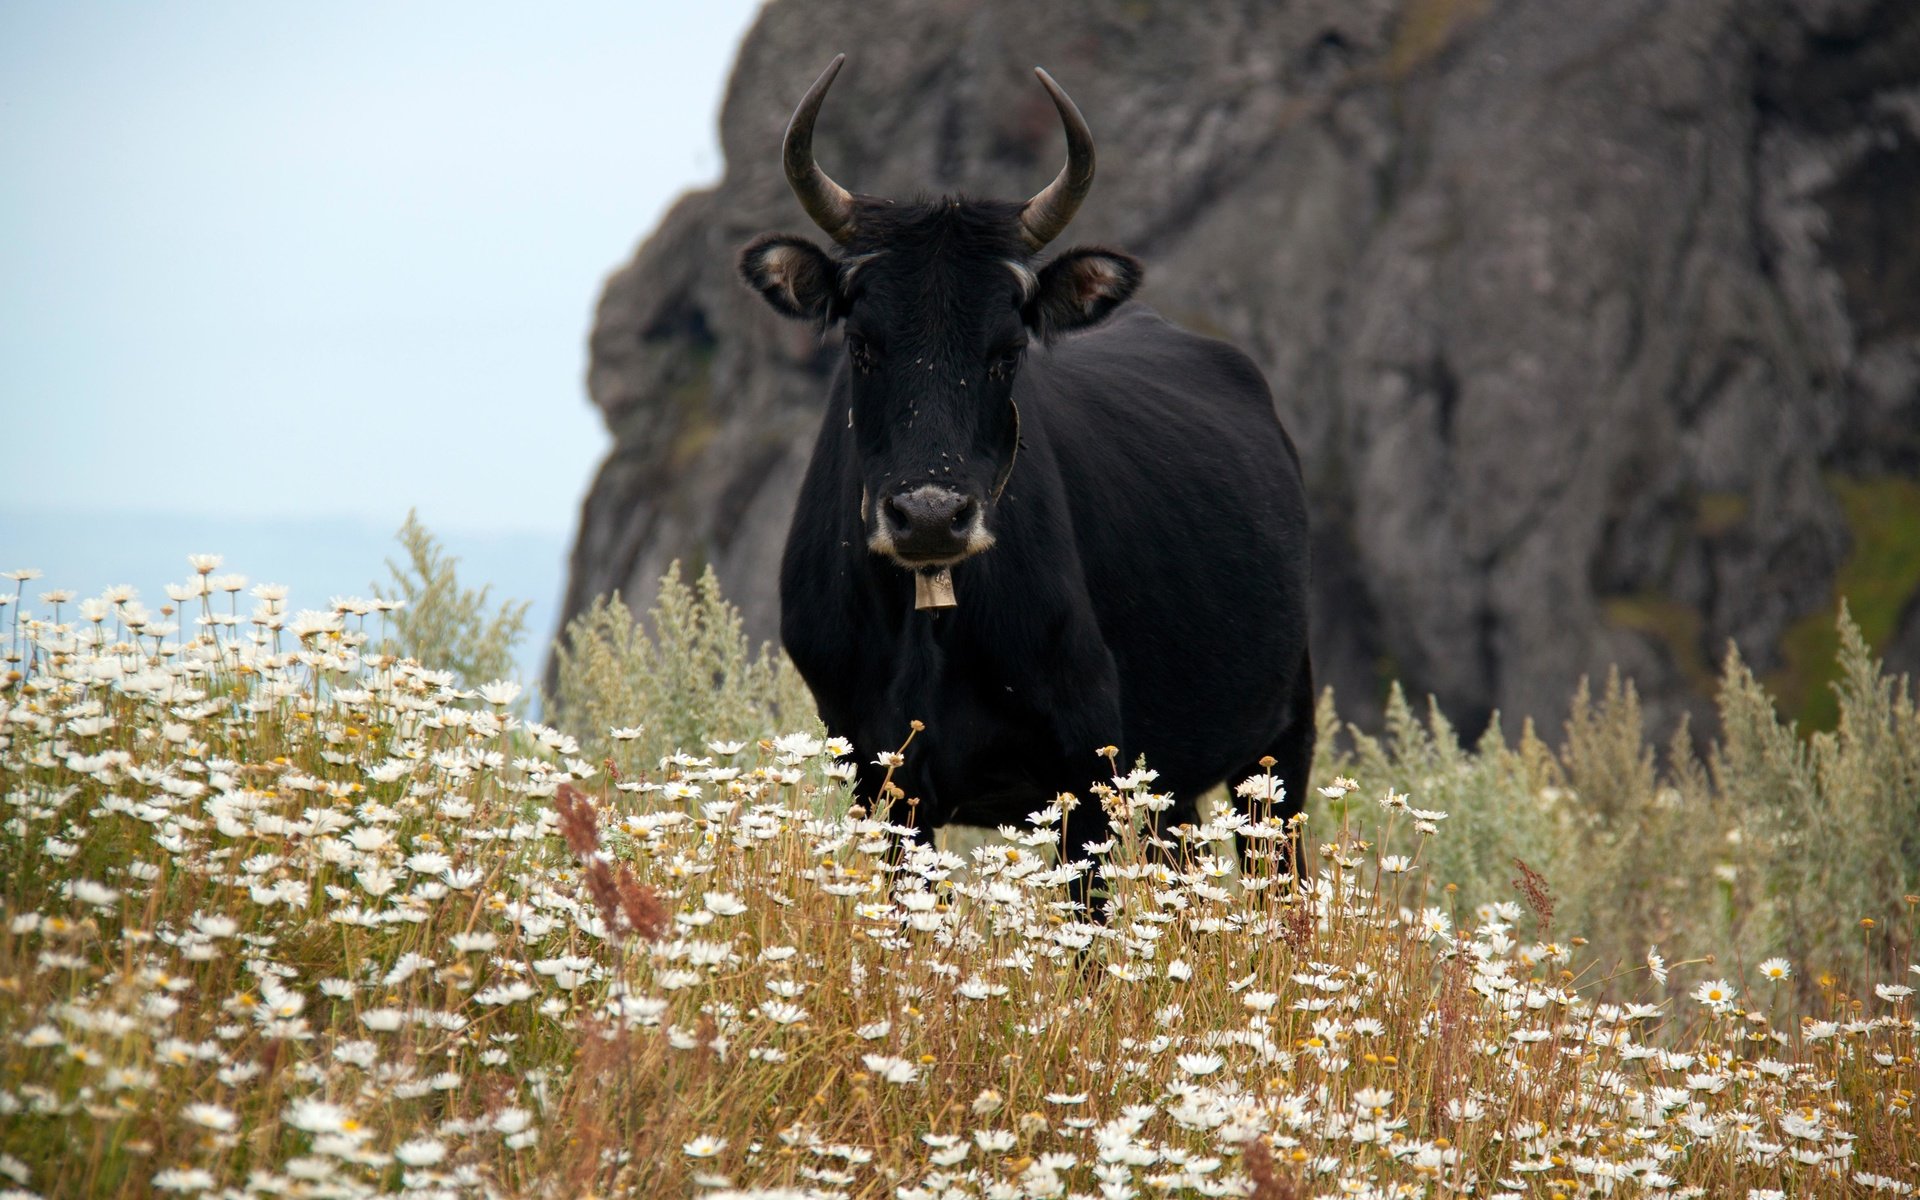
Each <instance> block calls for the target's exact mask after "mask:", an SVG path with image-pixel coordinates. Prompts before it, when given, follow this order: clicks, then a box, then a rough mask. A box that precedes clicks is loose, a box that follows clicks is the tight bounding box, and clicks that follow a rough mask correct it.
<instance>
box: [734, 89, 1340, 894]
mask: <svg viewBox="0 0 1920 1200" xmlns="http://www.w3.org/2000/svg"><path fill="white" fill-rule="evenodd" d="M843 59H844V56H841V58H836V59H834V61H833V63H832V64H831V65H830V66H828V68H827V69H826V71H825V73H823V74H822V75H821V76H820V78H819V80H818V81H817V82H816V83H815V84H814V85H813V88H812V89H811V90H810V91H809V92H808V93H807V95H806V98H805V99H803V100H802V101H801V102H800V106H799V108H798V109H797V110H795V112H794V114H793V119H792V122H791V123H790V124H789V125H788V127H787V136H786V145H785V159H786V172H787V178H788V181H789V182H790V183H791V184H792V185H793V189H794V191H795V192H796V193H797V194H798V196H799V197H800V202H801V204H802V205H803V206H805V208H806V210H807V213H808V214H809V215H810V216H811V217H812V218H813V220H814V222H815V223H816V224H818V225H819V226H820V227H821V229H823V230H825V231H826V233H827V234H829V235H830V236H831V237H832V238H833V240H834V242H835V243H836V247H835V249H834V251H833V252H832V253H828V252H826V251H823V250H821V249H820V248H819V247H817V246H815V245H814V244H813V243H812V242H809V241H807V240H804V239H802V238H796V237H790V236H786V235H782V234H768V235H764V236H762V237H760V238H758V239H756V240H755V241H753V242H752V243H751V244H749V245H748V246H747V247H746V248H745V249H744V250H742V251H741V254H740V271H741V274H742V275H743V276H745V278H746V281H747V283H748V284H749V285H750V286H751V287H752V288H753V289H754V290H755V291H758V292H759V293H760V294H761V295H762V296H763V297H764V298H765V299H766V301H767V302H768V303H769V304H771V305H772V306H773V307H774V308H775V309H776V310H777V311H779V312H781V313H783V314H785V315H786V316H789V317H794V318H798V319H801V320H805V321H811V322H814V323H816V324H818V325H820V326H821V327H822V328H823V329H824V328H826V327H830V326H834V325H838V326H840V327H841V328H842V330H843V331H844V333H845V345H846V357H845V361H844V362H842V363H841V364H840V365H839V367H838V369H837V370H836V371H835V373H834V377H833V382H832V384H831V387H830V390H829V392H828V402H827V413H826V419H825V420H824V421H823V422H822V424H821V428H820V437H819V440H818V442H816V444H815V446H814V451H813V460H812V462H811V463H810V464H809V466H808V468H807V474H806V481H805V483H804V484H803V485H802V488H801V492H800V499H799V505H798V507H797V509H796V510H795V513H794V518H793V527H792V530H791V531H790V532H789V533H788V535H787V545H786V554H785V556H784V558H783V560H782V563H781V574H780V603H781V609H782V618H781V624H780V632H781V638H782V640H783V641H784V642H785V644H786V649H787V653H788V654H789V655H791V656H792V658H793V661H794V664H795V665H796V666H797V667H799V669H800V673H801V674H802V675H803V676H804V677H805V678H806V681H807V684H808V686H809V687H811V688H812V690H813V694H814V697H815V699H816V700H817V701H818V702H819V705H820V715H821V717H822V719H823V720H824V721H825V722H826V725H827V728H828V729H829V730H830V731H831V732H833V733H835V734H838V735H841V736H844V737H846V738H847V739H849V740H850V741H851V742H852V743H853V745H854V748H855V751H856V753H857V755H858V757H859V759H860V763H861V765H860V774H859V779H858V785H857V791H858V794H859V796H860V798H861V799H862V800H863V801H865V802H867V803H869V804H871V803H873V802H874V801H875V799H876V798H877V794H878V792H879V789H880V784H881V780H882V778H883V776H884V775H885V773H886V772H885V768H884V767H883V766H881V765H879V764H878V763H877V762H876V758H877V757H878V756H880V755H882V754H884V753H885V752H887V751H890V750H892V749H894V748H895V747H897V746H899V745H900V744H901V742H902V741H903V740H905V738H906V737H907V733H908V729H909V723H910V722H911V721H913V720H915V719H918V720H920V721H922V722H924V723H925V727H926V728H925V732H924V733H923V734H921V735H920V736H919V738H918V739H916V740H915V741H914V743H913V745H912V747H911V748H910V750H909V752H908V754H907V756H906V762H905V765H903V766H901V767H900V768H899V769H898V770H897V771H896V772H895V773H894V776H893V781H894V783H895V784H897V785H898V786H900V788H901V789H902V790H903V792H904V793H905V795H906V796H907V797H910V798H912V799H913V800H915V801H917V803H915V804H913V805H912V806H911V808H910V809H909V810H908V811H909V812H910V814H911V821H912V823H913V825H914V828H915V829H916V831H917V832H918V833H919V834H920V836H921V837H922V839H926V838H930V837H931V833H932V830H933V829H934V828H935V827H936V826H939V825H942V824H945V823H947V822H949V821H959V822H964V823H970V824H981V825H997V824H1003V823H1011V822H1019V821H1022V820H1024V818H1025V817H1026V815H1027V814H1029V813H1032V812H1034V811H1035V810H1037V809H1040V808H1042V807H1044V806H1045V805H1047V804H1048V803H1049V802H1051V801H1052V800H1053V799H1054V798H1055V796H1056V795H1057V794H1058V793H1060V792H1073V793H1075V794H1077V795H1079V796H1081V797H1085V798H1086V801H1085V802H1083V803H1080V804H1079V805H1077V806H1076V807H1074V808H1073V810H1072V812H1071V813H1070V815H1069V817H1068V819H1067V829H1066V835H1065V838H1064V841H1063V844H1062V854H1063V857H1066V858H1069V859H1071V858H1075V857H1078V856H1080V855H1081V854H1082V853H1083V852H1084V851H1085V849H1086V847H1087V846H1088V845H1089V844H1092V845H1093V846H1094V847H1095V852H1096V853H1097V848H1098V845H1099V844H1100V843H1102V842H1104V841H1105V840H1106V838H1107V837H1108V836H1109V826H1108V820H1107V816H1106V814H1105V813H1103V812H1102V811H1101V807H1100V805H1099V804H1098V803H1094V802H1092V797H1091V796H1090V795H1089V793H1088V786H1089V784H1090V783H1092V782H1093V781H1094V780H1096V779H1097V778H1102V777H1104V776H1105V775H1106V774H1107V773H1108V772H1107V764H1106V763H1105V762H1103V760H1102V759H1101V758H1100V757H1099V752H1100V750H1101V748H1102V747H1107V746H1113V747H1117V748H1118V755H1119V757H1118V761H1119V763H1120V765H1121V767H1122V768H1123V769H1124V768H1125V767H1127V766H1128V765H1130V764H1131V763H1132V762H1133V760H1134V758H1135V756H1136V755H1144V756H1145V757H1146V761H1147V764H1148V765H1149V766H1150V767H1152V768H1154V769H1155V770H1157V771H1158V772H1159V773H1160V774H1159V780H1158V782H1157V783H1156V784H1155V785H1154V786H1155V788H1156V790H1160V791H1163V792H1170V793H1171V794H1172V795H1173V796H1174V797H1175V803H1174V805H1173V807H1172V808H1171V809H1170V810H1169V811H1168V812H1167V813H1166V814H1164V815H1163V816H1162V817H1161V819H1160V820H1161V825H1162V827H1163V828H1171V827H1173V826H1176V825H1178V824H1180V823H1182V822H1192V821H1195V820H1196V814H1195V801H1196V799H1197V798H1198V797H1199V796H1200V795H1201V794H1202V793H1203V792H1205V791H1207V790H1208V789H1209V788H1211V787H1213V786H1214V785H1216V784H1218V783H1220V782H1222V781H1223V780H1225V781H1228V782H1235V781H1238V780H1240V779H1242V778H1243V777H1245V776H1247V775H1249V774H1252V773H1254V772H1256V771H1259V770H1260V769H1261V768H1260V766H1259V762H1260V760H1261V759H1262V758H1263V757H1266V756H1271V757H1272V758H1274V759H1275V760H1277V764H1278V765H1277V766H1276V767H1275V768H1274V772H1275V774H1277V775H1278V776H1279V777H1280V778H1281V779H1282V780H1283V781H1284V782H1285V785H1286V795H1285V797H1284V800H1283V801H1282V802H1281V803H1280V804H1279V805H1277V806H1275V811H1277V812H1278V813H1280V814H1281V815H1283V816H1289V815H1292V814H1293V813H1295V812H1297V811H1298V810H1299V807H1300V802H1301V799H1302V795H1303V793H1304V791H1305V788H1306V786H1307V769H1308V765H1309V763H1310V761H1311V759H1312V754H1313V739H1314V721H1313V682H1312V672H1311V668H1310V665H1309V663H1308V658H1307V571H1308V543H1307V513H1306V498H1305V494H1304V492H1303V489H1302V486H1301V479H1300V465H1299V460H1298V458H1297V456H1296V455H1295V453H1294V448H1293V444H1292V442H1291V441H1290V440H1289V438H1288V437H1287V435H1286V433H1285V431H1283V430H1282V429H1281V427H1280V423H1279V420H1278V419H1277V418H1276V417H1275V416H1274V411H1273V400H1272V397H1271V395H1270V394H1269V392H1268V390H1267V386H1266V383H1265V381H1264V380H1263V379H1262V378H1261V376H1260V372H1259V370H1258V369H1257V368H1256V367H1255V366H1254V365H1253V363H1252V362H1250V361H1249V360H1248V359H1247V357H1246V356H1245V355H1244V354H1242V353H1240V352H1239V351H1238V350H1235V349H1234V348H1233V347H1231V346H1228V345H1225V344H1223V343H1221V342H1217V341H1213V340H1211V339H1208V338H1203V337H1196V336H1195V335H1193V334H1190V333H1187V332H1185V331H1183V330H1180V329H1178V328H1175V327H1174V326H1173V325H1170V324H1168V323H1167V322H1165V321H1163V320H1161V319H1160V318H1159V317H1158V316H1156V315H1154V314H1153V313H1152V312H1150V311H1148V310H1147V309H1145V308H1142V307H1138V306H1135V305H1128V304H1127V303H1126V301H1127V299H1128V297H1129V296H1131V295H1132V294H1133V291H1134V289H1135V287H1137V286H1138V284H1139V282H1140V275H1141V267H1140V264H1139V263H1138V262H1137V261H1136V260H1134V259H1133V258H1131V257H1129V256H1127V255H1125V254H1122V253H1119V252H1118V251H1114V250H1108V249H1102V248H1098V247H1086V248H1077V249H1072V250H1067V251H1065V252H1063V253H1060V254H1056V255H1055V256H1053V257H1052V258H1051V259H1050V260H1049V261H1046V262H1044V263H1043V262H1040V261H1039V260H1038V258H1037V256H1038V254H1039V252H1040V251H1041V249H1042V248H1043V247H1044V246H1046V244H1047V243H1048V242H1049V241H1051V240H1052V239H1053V238H1054V237H1055V235H1057V234H1058V233H1059V232H1060V231H1061V230H1062V229H1063V228H1065V226H1066V224H1067V222H1068V221H1069V220H1070V219H1071V218H1072V216H1073V213H1074V210H1075V209H1076V208H1078V207H1079V205H1080V202H1081V200H1082V199H1083V198H1084V197H1085V196H1086V194H1087V190H1088V188H1089V187H1090V186H1091V184H1092V182H1093V141H1092V136H1091V135H1090V134H1089V133H1088V131H1087V126H1086V123H1085V121H1084V120H1083V119H1082V118H1081V116H1080V112H1079V110H1078V108H1076V107H1075V106H1074V103H1073V101H1072V100H1070V99H1069V98H1068V97H1067V95H1066V93H1065V92H1063V91H1061V89H1060V88H1059V87H1058V86H1057V85H1056V84H1055V83H1054V82H1053V80H1052V78H1051V77H1049V76H1048V75H1047V73H1046V72H1045V71H1036V74H1037V75H1038V76H1039V78H1040V82H1041V84H1042V85H1043V86H1045V87H1046V89H1047V91H1048V93H1049V94H1050V95H1051V96H1052V97H1053V102H1054V105H1055V107H1057V108H1058V109H1059V112H1060V117H1061V120H1062V121H1063V122H1064V123H1065V125H1066V132H1067V145H1068V160H1067V165H1066V167H1065V168H1064V169H1062V170H1061V172H1060V174H1059V176H1058V178H1056V179H1055V180H1054V181H1053V183H1052V184H1050V185H1049V186H1048V187H1047V188H1046V189H1045V190H1043V191H1042V192H1040V193H1039V194H1038V195H1036V196H1035V197H1034V198H1033V199H1031V200H1029V201H1027V202H1026V203H1024V204H1017V203H1004V202H997V201H983V200H971V199H951V198H943V199H939V200H923V201H915V202H912V203H897V204H896V203H892V202H889V201H885V200H880V199H874V198H870V197H866V196H855V195H851V194H849V193H848V192H847V191H845V190H844V189H842V188H841V187H839V185H837V184H835V183H834V182H833V181H832V180H831V179H829V178H827V176H826V174H825V173H824V172H823V171H821V169H820V168H819V166H818V165H816V164H815V162H814V160H813V150H812V144H813V124H814V118H815V116H816V115H817V113H818V112H819V108H820V104H821V101H822V100H823V99H824V97H825V95H826V91H827V88H828V87H829V86H830V85H831V84H832V82H833V78H834V76H835V75H836V74H837V73H838V72H839V69H840V65H841V62H842V60H843ZM903 815H905V814H903V813H902V811H901V810H900V808H899V807H898V806H896V807H895V809H894V816H895V818H896V819H901V818H902V817H903Z"/></svg>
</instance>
